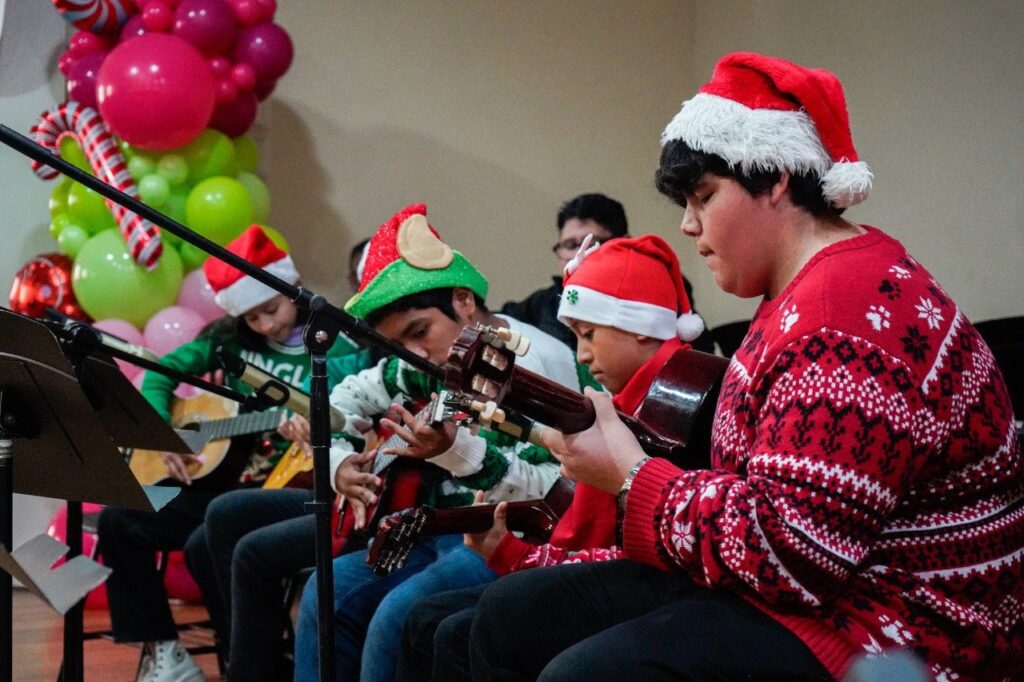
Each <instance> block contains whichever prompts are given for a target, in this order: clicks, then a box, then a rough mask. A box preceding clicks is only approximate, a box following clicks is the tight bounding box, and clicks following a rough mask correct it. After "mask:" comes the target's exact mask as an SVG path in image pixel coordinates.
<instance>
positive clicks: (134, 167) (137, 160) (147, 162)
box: [128, 154, 156, 182]
mask: <svg viewBox="0 0 1024 682" xmlns="http://www.w3.org/2000/svg"><path fill="white" fill-rule="evenodd" d="M128 172H129V173H131V174H132V178H134V179H135V182H140V181H141V180H142V178H144V177H146V176H147V175H152V174H153V173H156V163H154V162H153V160H152V159H150V158H149V157H147V156H145V155H143V154H136V155H135V156H133V157H132V160H131V161H129V162H128Z"/></svg>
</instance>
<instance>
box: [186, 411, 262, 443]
mask: <svg viewBox="0 0 1024 682" xmlns="http://www.w3.org/2000/svg"><path fill="white" fill-rule="evenodd" d="M280 420H281V410H266V411H264V412H249V413H247V414H240V415H238V416H237V417H228V418H226V419H212V420H210V421H205V422H199V432H200V433H202V434H204V435H208V436H209V438H210V440H220V439H221V438H233V437H234V436H241V435H245V434H249V433H262V432H263V431H271V430H273V429H276V428H277V425H278V423H279V422H280Z"/></svg>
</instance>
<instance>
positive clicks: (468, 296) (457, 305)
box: [452, 287, 476, 318]
mask: <svg viewBox="0 0 1024 682" xmlns="http://www.w3.org/2000/svg"><path fill="white" fill-rule="evenodd" d="M452 308H454V309H455V313H456V314H457V315H459V316H461V317H464V318H469V317H471V316H472V315H473V314H474V313H475V312H476V297H475V296H473V292H472V291H470V290H469V289H466V288H465V287H455V288H454V289H452Z"/></svg>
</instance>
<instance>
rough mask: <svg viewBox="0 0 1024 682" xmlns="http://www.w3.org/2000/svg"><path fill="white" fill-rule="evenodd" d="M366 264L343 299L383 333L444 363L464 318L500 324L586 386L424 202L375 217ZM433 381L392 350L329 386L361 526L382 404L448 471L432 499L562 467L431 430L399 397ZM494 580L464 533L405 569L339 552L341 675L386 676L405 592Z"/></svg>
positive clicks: (535, 362) (312, 655)
mask: <svg viewBox="0 0 1024 682" xmlns="http://www.w3.org/2000/svg"><path fill="white" fill-rule="evenodd" d="M361 265H362V267H361V270H362V281H361V282H360V286H359V290H358V292H357V293H356V294H355V296H353V297H352V299H351V300H349V302H348V303H347V304H346V305H345V308H346V310H347V311H348V312H349V313H351V314H353V315H355V316H357V317H360V318H364V319H366V321H367V322H368V323H369V324H371V325H372V326H373V327H374V328H375V329H376V331H377V332H379V333H380V334H382V335H384V336H386V337H388V338H390V339H392V340H393V341H396V342H398V343H400V344H402V345H403V346H405V347H406V348H407V349H409V350H411V351H413V352H415V353H417V354H419V355H421V356H423V357H425V358H427V359H429V360H431V361H432V362H434V363H436V364H443V363H444V362H445V361H446V359H447V357H448V351H449V348H450V347H451V346H452V344H453V343H454V342H455V341H456V339H457V338H458V336H459V334H460V333H461V331H462V329H463V328H464V327H465V326H467V325H474V324H478V323H479V324H486V325H490V326H495V327H506V328H509V329H511V330H512V331H513V332H517V333H519V334H521V335H522V336H523V337H525V338H527V339H529V340H530V349H529V352H527V353H526V355H525V356H523V357H522V358H519V359H517V364H519V365H520V366H522V367H524V368H526V369H529V370H531V371H534V372H537V373H538V374H541V375H542V376H545V377H547V378H549V379H552V380H554V381H556V382H558V383H560V384H562V385H565V386H568V387H570V388H572V389H574V390H580V389H581V379H580V376H581V375H580V372H579V371H578V368H577V366H576V363H575V361H574V359H573V356H572V352H571V351H570V350H569V348H568V347H567V346H566V345H565V344H563V343H562V342H560V341H558V340H556V339H554V338H553V337H551V336H550V335H548V334H546V333H544V332H542V331H541V330H539V329H537V328H536V327H533V326H530V325H527V324H524V323H522V322H519V321H518V320H516V319H514V318H511V317H507V316H502V315H498V314H495V313H492V312H490V311H489V310H488V309H487V307H486V304H485V301H486V296H487V280H486V278H485V277H484V276H483V275H482V274H481V273H480V271H479V270H477V269H476V268H475V267H474V266H473V265H472V263H470V262H469V260H467V259H466V258H465V256H463V255H462V254H461V253H459V252H458V251H455V250H453V249H452V248H451V247H450V246H448V245H447V244H445V243H444V242H443V241H442V240H441V239H440V237H439V236H438V234H437V232H436V231H435V230H434V229H433V227H431V226H430V224H429V223H428V221H427V217H426V206H424V205H422V204H416V205H412V206H409V207H407V208H405V209H403V210H402V211H399V212H398V213H396V214H395V215H394V216H392V217H391V218H390V219H389V220H388V221H387V222H385V223H384V224H383V225H381V227H380V229H379V230H378V231H377V232H376V233H375V234H374V235H373V237H372V238H371V239H370V243H369V244H368V246H367V249H366V251H365V255H364V257H363V262H362V264H361ZM440 388H441V386H440V385H439V382H437V381H436V380H433V379H431V378H430V377H428V376H427V375H425V374H424V373H422V372H420V371H418V370H416V369H414V368H413V367H411V366H409V365H408V364H406V363H405V362H402V361H399V360H397V359H394V358H388V359H385V360H383V361H382V362H381V363H380V364H379V365H377V366H376V367H373V368H370V369H367V370H364V371H362V372H360V373H359V374H357V375H354V376H350V377H347V378H346V379H345V380H344V381H343V382H342V383H341V384H339V385H338V386H337V387H335V389H334V390H333V391H332V393H331V402H332V404H333V405H334V406H335V407H336V408H338V409H339V410H341V411H342V412H343V413H344V414H345V415H346V435H347V437H346V438H341V439H338V440H337V441H335V443H334V446H333V447H332V449H331V463H332V476H331V480H332V483H333V485H334V486H335V489H336V490H337V491H338V492H339V493H341V494H343V495H344V496H345V499H346V501H347V504H348V505H349V509H350V512H351V513H354V514H355V516H356V519H357V525H362V524H363V523H364V522H365V520H366V519H365V509H366V505H367V504H372V503H373V502H374V501H375V500H376V491H377V490H378V489H379V486H380V484H381V480H380V478H379V477H378V476H376V475H374V474H373V473H372V472H370V471H369V470H368V468H369V466H370V462H371V461H372V459H373V457H374V456H375V453H374V452H372V451H371V452H367V453H364V454H357V452H356V450H355V448H354V446H353V442H352V441H353V439H356V438H358V437H359V436H361V435H362V433H363V432H365V431H366V430H367V429H369V428H370V427H371V425H372V420H373V418H374V417H378V416H381V415H384V414H388V413H391V414H392V415H397V416H395V418H394V419H390V418H385V419H383V420H382V421H381V423H382V424H383V425H385V426H387V427H389V428H390V429H391V430H393V431H394V432H395V433H397V434H398V435H400V436H401V437H402V438H404V439H405V440H406V441H407V442H408V446H407V447H403V448H397V449H395V450H393V451H391V452H390V453H388V454H396V455H399V456H401V457H409V458H415V459H421V460H426V461H427V462H429V463H432V464H434V465H436V466H437V467H440V469H442V470H443V474H444V477H443V479H442V481H441V482H440V483H439V484H437V485H435V486H434V487H433V488H432V489H431V490H429V491H426V492H427V494H428V495H429V496H430V497H431V498H433V503H434V504H435V506H440V507H449V506H459V505H465V504H469V503H470V502H472V500H473V495H474V493H475V492H476V491H477V490H481V491H485V495H486V498H487V499H489V500H491V501H494V502H497V501H500V500H516V499H530V498H537V497H543V496H544V494H545V493H546V492H547V490H548V488H550V486H551V485H552V484H553V483H554V481H555V479H556V478H557V476H558V464H557V462H555V461H554V459H553V458H552V457H551V456H550V453H548V452H547V450H545V449H543V448H539V447H537V446H535V445H528V444H524V443H516V442H513V441H512V439H510V438H507V437H505V436H503V435H500V434H494V433H491V432H487V431H483V432H481V433H479V434H475V433H473V432H471V431H470V429H467V428H455V427H454V426H453V425H451V424H448V425H445V426H444V427H442V428H432V427H431V426H429V425H426V424H423V423H420V422H418V421H417V419H416V418H415V417H414V416H413V415H412V414H411V413H410V412H409V411H408V410H406V409H405V408H404V407H403V406H402V403H403V402H404V401H405V400H417V399H424V398H426V399H429V397H430V395H431V392H433V391H437V390H439V389H440ZM494 577H495V576H494V573H493V572H492V571H490V569H488V568H487V567H486V565H484V562H483V561H482V560H481V559H480V557H478V556H476V555H475V554H473V553H472V552H471V551H469V550H468V549H466V548H465V547H464V546H463V545H462V538H461V536H445V537H438V538H427V539H424V540H423V541H422V542H420V543H419V544H418V545H417V547H416V548H415V549H414V550H413V552H412V554H411V555H410V559H409V561H408V562H407V563H406V564H405V566H404V567H403V568H402V569H399V570H398V571H395V572H393V573H392V574H391V575H389V576H388V577H387V578H384V579H382V578H380V577H378V576H376V575H375V574H374V573H373V571H372V569H371V567H369V566H367V565H366V552H365V550H364V551H361V552H352V553H348V554H345V555H342V556H340V557H338V558H337V559H335V561H334V593H335V624H336V630H335V641H336V644H337V653H338V657H337V663H336V669H337V671H338V679H352V680H355V679H360V680H363V681H364V682H372V681H375V680H389V679H391V678H392V677H393V675H394V661H395V655H396V651H397V645H398V640H399V637H400V635H401V628H402V624H403V623H404V621H405V616H406V613H407V611H408V608H409V606H410V605H411V603H412V601H414V600H415V599H417V598H418V597H420V596H424V595H428V594H433V593H434V592H437V591H441V590H445V589H451V588H454V587H462V586H468V585H474V584H477V583H480V582H485V581H489V580H492V579H493V578H494ZM315 585H316V581H315V580H311V581H310V582H309V583H307V588H306V590H305V592H304V593H303V596H302V600H301V603H300V605H299V616H298V624H297V627H296V642H295V679H296V680H312V679H315V678H316V676H317V653H316V651H317V638H316V632H317V623H316V614H317V608H316V589H315ZM232 660H234V657H232Z"/></svg>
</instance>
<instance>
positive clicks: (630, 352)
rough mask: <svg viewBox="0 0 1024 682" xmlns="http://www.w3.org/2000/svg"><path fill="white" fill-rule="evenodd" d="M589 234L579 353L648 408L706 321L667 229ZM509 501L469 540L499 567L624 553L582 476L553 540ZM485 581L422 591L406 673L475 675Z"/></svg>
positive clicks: (570, 273) (576, 320)
mask: <svg viewBox="0 0 1024 682" xmlns="http://www.w3.org/2000/svg"><path fill="white" fill-rule="evenodd" d="M592 241H593V240H592V239H591V237H589V236H587V237H585V238H584V239H583V241H582V244H581V245H580V247H579V248H578V252H577V254H576V256H575V257H574V258H573V259H571V260H570V261H569V262H568V263H567V264H566V267H565V277H564V280H563V285H564V289H563V291H562V298H561V302H560V303H559V306H558V310H557V313H558V319H559V320H560V321H561V322H562V323H563V324H565V325H566V326H568V327H569V328H570V329H572V331H573V333H574V334H575V335H576V339H577V349H576V357H577V360H578V361H579V362H581V363H583V364H586V365H587V367H588V368H589V369H590V371H591V373H592V374H593V376H594V377H595V378H596V379H598V380H599V381H600V382H601V383H602V384H603V385H604V387H605V388H606V389H607V390H608V391H609V392H611V393H612V394H613V395H614V398H613V399H612V403H613V404H614V405H615V408H616V409H617V410H619V411H620V412H623V413H625V414H633V415H635V414H636V412H637V411H638V410H639V408H640V405H641V403H642V402H643V400H644V398H645V397H646V396H647V393H648V391H649V389H650V387H651V384H652V382H653V381H654V380H655V378H656V377H657V376H658V375H659V374H660V373H661V372H662V371H663V370H664V368H665V366H666V364H667V363H669V362H671V361H672V358H673V356H674V355H675V353H676V352H677V351H679V350H682V349H686V348H689V347H690V343H691V342H692V341H693V340H694V339H696V338H697V337H698V336H700V334H701V332H702V331H703V329H704V323H703V321H702V320H701V318H700V317H699V316H698V315H696V314H695V313H693V312H692V309H691V306H690V300H689V297H688V296H687V295H686V288H685V286H684V284H683V278H682V273H681V271H680V268H679V260H678V259H677V258H676V255H675V253H673V252H672V249H671V247H670V246H669V245H668V244H667V243H666V242H665V240H663V239H662V238H661V237H657V236H654V235H644V236H641V237H635V238H621V239H614V240H611V241H609V242H607V243H604V244H596V243H595V244H594V245H593V246H591V242H592ZM506 514H507V511H506V509H505V505H504V504H499V505H498V507H497V508H496V509H495V514H494V526H493V527H492V528H491V529H490V530H489V531H487V532H485V533H480V534H475V535H466V536H465V541H466V544H467V545H468V546H470V547H471V548H472V549H473V550H474V551H476V552H478V553H479V554H480V555H481V556H483V557H484V558H485V559H487V565H488V566H490V567H491V568H492V569H493V570H494V571H495V572H497V573H498V574H499V575H507V574H509V573H514V572H517V571H522V570H525V569H529V568H539V567H545V566H559V565H562V564H566V563H581V562H597V561H610V560H613V559H618V558H621V557H622V556H623V554H622V548H621V547H620V546H619V544H620V543H619V540H618V539H617V538H616V518H617V514H618V511H617V506H616V500H615V496H614V495H610V494H609V493H607V492H604V491H602V490H600V489H598V488H595V487H593V486H590V485H587V484H586V483H578V484H577V485H576V490H575V494H574V495H573V500H572V504H571V505H570V506H569V508H568V509H567V510H566V512H565V514H564V515H563V516H562V518H561V519H559V521H558V524H557V525H556V526H555V528H554V530H553V532H552V534H551V539H550V541H549V542H547V543H545V544H542V545H532V544H530V543H528V542H526V541H524V540H522V539H520V538H518V537H516V536H515V535H513V534H512V533H510V532H508V531H507V527H506V523H505V519H506ZM482 587H483V586H481V587H477V588H470V589H468V590H462V591H460V592H456V593H445V594H440V595H436V596H435V597H428V598H426V599H423V600H421V601H419V602H417V604H416V605H415V606H414V607H413V609H412V611H411V613H410V615H409V619H408V620H407V621H406V626H405V632H404V637H403V640H404V641H403V648H402V652H401V654H400V656H399V678H400V679H402V680H413V679H436V680H454V679H460V678H463V677H466V676H467V670H468V660H467V655H468V653H469V652H468V651H467V650H466V648H465V642H466V640H467V638H468V636H469V630H470V626H471V625H472V621H473V616H474V614H475V608H474V602H475V600H476V599H478V598H479V595H480V593H481V592H482Z"/></svg>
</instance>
